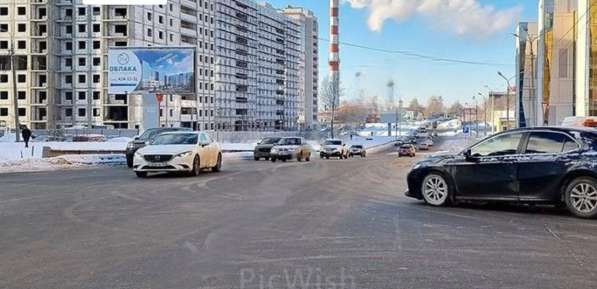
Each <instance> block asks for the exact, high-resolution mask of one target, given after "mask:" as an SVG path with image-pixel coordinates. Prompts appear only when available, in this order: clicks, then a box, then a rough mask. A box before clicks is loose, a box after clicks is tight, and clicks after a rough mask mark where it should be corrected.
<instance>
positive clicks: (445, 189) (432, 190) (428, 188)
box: [421, 173, 450, 207]
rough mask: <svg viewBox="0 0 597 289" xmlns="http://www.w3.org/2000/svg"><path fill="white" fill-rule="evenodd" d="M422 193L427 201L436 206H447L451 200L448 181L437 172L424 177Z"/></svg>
mask: <svg viewBox="0 0 597 289" xmlns="http://www.w3.org/2000/svg"><path fill="white" fill-rule="evenodd" d="M421 193H422V194H423V199H424V200H425V203H427V204H429V205H432V206H435V207H441V206H445V205H447V204H448V203H449V200H450V187H449V186H448V182H447V181H446V179H445V178H444V177H443V176H441V175H439V174H436V173H431V174H429V175H427V176H426V177H425V179H423V184H422V185H421Z"/></svg>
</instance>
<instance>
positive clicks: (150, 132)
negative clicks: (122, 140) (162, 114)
mask: <svg viewBox="0 0 597 289" xmlns="http://www.w3.org/2000/svg"><path fill="white" fill-rule="evenodd" d="M176 131H193V130H192V129H190V128H177V127H168V128H166V127H164V128H149V129H147V130H145V131H144V132H143V134H141V135H140V136H137V137H135V139H134V140H133V141H131V142H129V143H128V145H127V146H126V165H127V166H128V167H129V168H132V167H133V158H134V157H135V152H136V151H137V150H138V149H140V148H142V147H144V146H146V145H148V144H149V143H151V142H152V141H153V140H154V139H155V138H156V137H157V136H158V135H160V134H162V133H165V132H176Z"/></svg>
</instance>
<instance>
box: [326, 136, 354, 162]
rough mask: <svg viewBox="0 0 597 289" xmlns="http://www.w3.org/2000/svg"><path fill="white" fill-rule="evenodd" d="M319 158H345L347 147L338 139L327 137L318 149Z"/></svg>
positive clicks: (346, 156)
mask: <svg viewBox="0 0 597 289" xmlns="http://www.w3.org/2000/svg"><path fill="white" fill-rule="evenodd" d="M319 157H320V158H326V159H329V158H332V157H336V158H339V159H347V158H348V148H347V147H346V144H345V143H344V142H343V141H342V140H339V139H328V140H326V141H325V142H324V143H323V144H322V145H321V150H320V151H319Z"/></svg>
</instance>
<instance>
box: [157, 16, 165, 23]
mask: <svg viewBox="0 0 597 289" xmlns="http://www.w3.org/2000/svg"><path fill="white" fill-rule="evenodd" d="M158 23H160V24H164V16H162V15H160V16H158Z"/></svg>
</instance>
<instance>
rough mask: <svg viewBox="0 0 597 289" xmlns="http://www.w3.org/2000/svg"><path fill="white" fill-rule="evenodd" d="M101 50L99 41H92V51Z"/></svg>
mask: <svg viewBox="0 0 597 289" xmlns="http://www.w3.org/2000/svg"><path fill="white" fill-rule="evenodd" d="M100 48H101V42H100V41H99V40H94V41H93V49H100Z"/></svg>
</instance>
